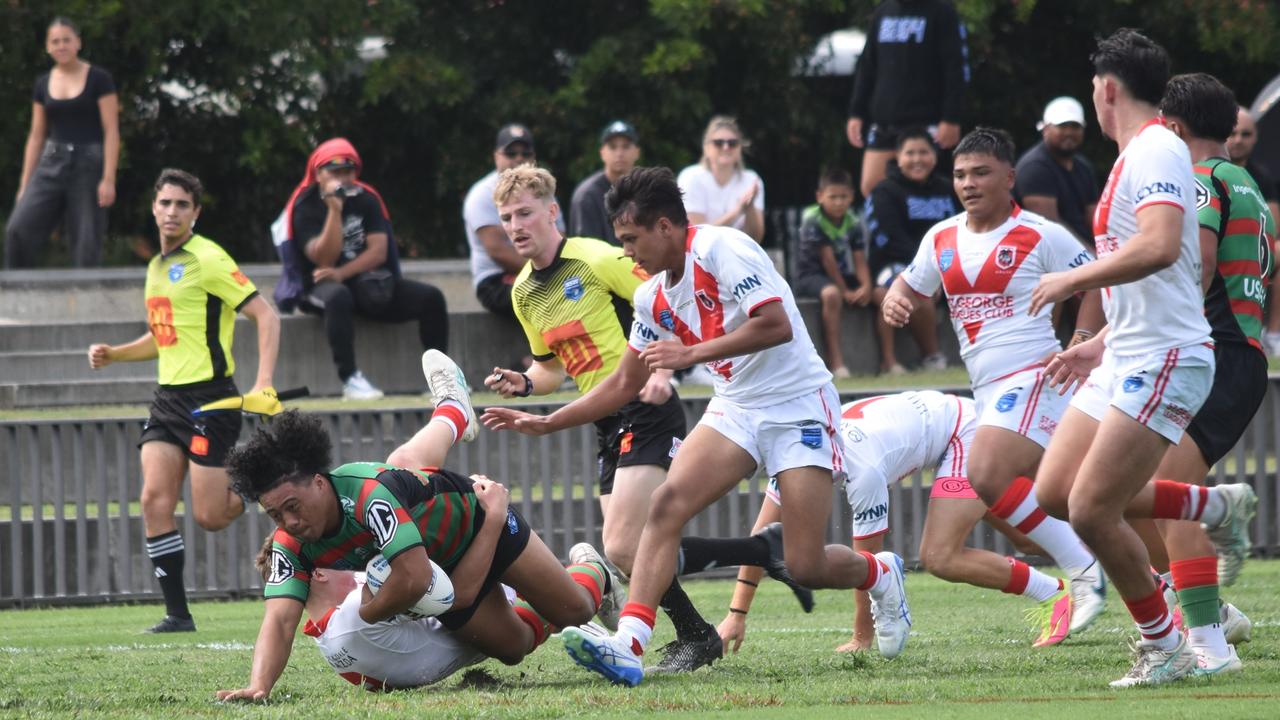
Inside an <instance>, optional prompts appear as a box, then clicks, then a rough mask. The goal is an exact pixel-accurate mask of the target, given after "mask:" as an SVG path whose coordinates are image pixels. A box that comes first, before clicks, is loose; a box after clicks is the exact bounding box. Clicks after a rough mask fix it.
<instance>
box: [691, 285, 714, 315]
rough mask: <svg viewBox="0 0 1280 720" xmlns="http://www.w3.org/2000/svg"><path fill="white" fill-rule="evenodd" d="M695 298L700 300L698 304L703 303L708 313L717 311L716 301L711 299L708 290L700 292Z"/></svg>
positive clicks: (696, 293) (695, 294)
mask: <svg viewBox="0 0 1280 720" xmlns="http://www.w3.org/2000/svg"><path fill="white" fill-rule="evenodd" d="M693 296H694V297H696V298H698V302H699V303H702V307H704V308H706V309H707V310H708V311H710V310H715V309H716V301H715V300H713V299H712V298H711V295H710V294H708V293H707V291H706V290H699V291H697V292H695V293H694V294H693Z"/></svg>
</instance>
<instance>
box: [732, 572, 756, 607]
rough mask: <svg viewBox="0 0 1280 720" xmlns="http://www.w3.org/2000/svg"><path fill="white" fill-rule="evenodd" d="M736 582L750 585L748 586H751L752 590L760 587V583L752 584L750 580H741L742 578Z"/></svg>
mask: <svg viewBox="0 0 1280 720" xmlns="http://www.w3.org/2000/svg"><path fill="white" fill-rule="evenodd" d="M738 582H740V583H742V584H743V585H750V586H751V587H753V588H758V587H760V583H753V582H751V581H750V580H743V579H742V578H738ZM730 609H731V610H732V608H730ZM744 614H745V613H744Z"/></svg>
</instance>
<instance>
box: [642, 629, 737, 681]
mask: <svg viewBox="0 0 1280 720" xmlns="http://www.w3.org/2000/svg"><path fill="white" fill-rule="evenodd" d="M658 652H660V653H662V660H661V662H659V663H658V664H657V666H655V667H651V668H645V672H646V673H682V672H693V671H694V670H697V669H698V668H700V667H702V666H703V665H710V664H711V663H713V662H715V661H716V660H719V659H720V658H722V657H724V643H723V642H722V641H721V640H720V636H719V635H712V636H711V637H708V638H703V639H700V640H673V641H671V642H669V643H667V644H666V645H663V646H662V647H661V648H659V649H658Z"/></svg>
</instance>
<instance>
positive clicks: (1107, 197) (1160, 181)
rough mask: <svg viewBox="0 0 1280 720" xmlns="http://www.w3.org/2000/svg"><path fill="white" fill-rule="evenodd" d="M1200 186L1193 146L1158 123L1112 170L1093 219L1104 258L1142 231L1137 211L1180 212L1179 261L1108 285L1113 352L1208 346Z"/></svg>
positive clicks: (1143, 132) (1152, 123)
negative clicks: (1202, 286)
mask: <svg viewBox="0 0 1280 720" xmlns="http://www.w3.org/2000/svg"><path fill="white" fill-rule="evenodd" d="M1195 188H1196V181H1195V174H1194V171H1193V170H1192V167H1191V153H1190V151H1188V150H1187V146H1186V144H1185V143H1183V142H1182V140H1181V139H1179V138H1178V136H1177V135H1174V134H1173V132H1171V131H1170V130H1169V129H1168V128H1166V127H1165V126H1164V125H1163V124H1162V123H1161V122H1160V120H1159V119H1153V120H1151V121H1149V122H1148V123H1147V124H1146V125H1143V126H1142V129H1141V130H1139V131H1138V134H1137V135H1135V136H1134V137H1133V139H1132V140H1130V141H1129V144H1128V145H1126V146H1125V148H1124V151H1123V152H1121V153H1120V157H1118V158H1116V164H1115V165H1114V166H1112V168H1111V174H1110V175H1109V176H1108V177H1107V184H1106V186H1105V187H1104V189H1103V191H1102V197H1101V198H1100V199H1099V200H1098V209H1097V210H1096V211H1094V216H1093V235H1094V237H1093V242H1094V245H1095V246H1096V247H1097V250H1098V257H1105V256H1107V255H1109V254H1111V253H1113V252H1115V251H1116V250H1119V249H1120V248H1121V247H1122V246H1123V245H1124V244H1125V243H1127V242H1129V240H1130V239H1132V238H1133V237H1134V236H1135V235H1137V234H1138V213H1140V212H1141V211H1142V210H1144V209H1146V208H1149V207H1152V206H1154V205H1169V206H1172V207H1175V208H1178V209H1179V210H1181V211H1182V232H1181V237H1180V238H1179V241H1180V249H1179V251H1178V259H1177V260H1176V261H1175V262H1174V263H1173V265H1170V266H1169V267H1166V268H1164V269H1162V270H1160V271H1158V272H1155V273H1152V274H1151V275H1148V276H1146V277H1144V278H1142V279H1140V280H1135V281H1133V282H1130V283H1125V284H1123V285H1116V286H1114V287H1110V288H1105V289H1104V292H1103V301H1104V302H1103V306H1104V308H1105V309H1106V313H1107V324H1108V325H1109V326H1110V329H1109V330H1108V331H1107V340H1106V342H1107V347H1109V348H1111V350H1112V351H1113V352H1116V353H1118V354H1120V355H1143V354H1146V353H1151V352H1163V351H1165V350H1168V349H1169V348H1176V347H1186V346H1188V345H1195V344H1197V343H1204V342H1209V323H1208V322H1207V321H1206V320H1205V319H1204V294H1203V293H1202V292H1201V290H1200V228H1199V225H1198V224H1197V218H1196V190H1195Z"/></svg>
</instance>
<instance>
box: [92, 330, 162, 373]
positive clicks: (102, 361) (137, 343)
mask: <svg viewBox="0 0 1280 720" xmlns="http://www.w3.org/2000/svg"><path fill="white" fill-rule="evenodd" d="M159 354H160V351H159V350H158V349H157V348H156V341H155V338H154V337H152V336H151V333H147V334H145V335H143V336H142V337H140V338H138V339H137V340H134V341H133V342H130V343H125V344H124V345H107V344H106V343H95V344H93V345H90V346H89V367H91V368H93V369H94V370H100V369H102V368H104V367H106V366H108V365H110V364H111V363H113V362H133V361H136V360H155V359H156V357H157V356H159Z"/></svg>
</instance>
